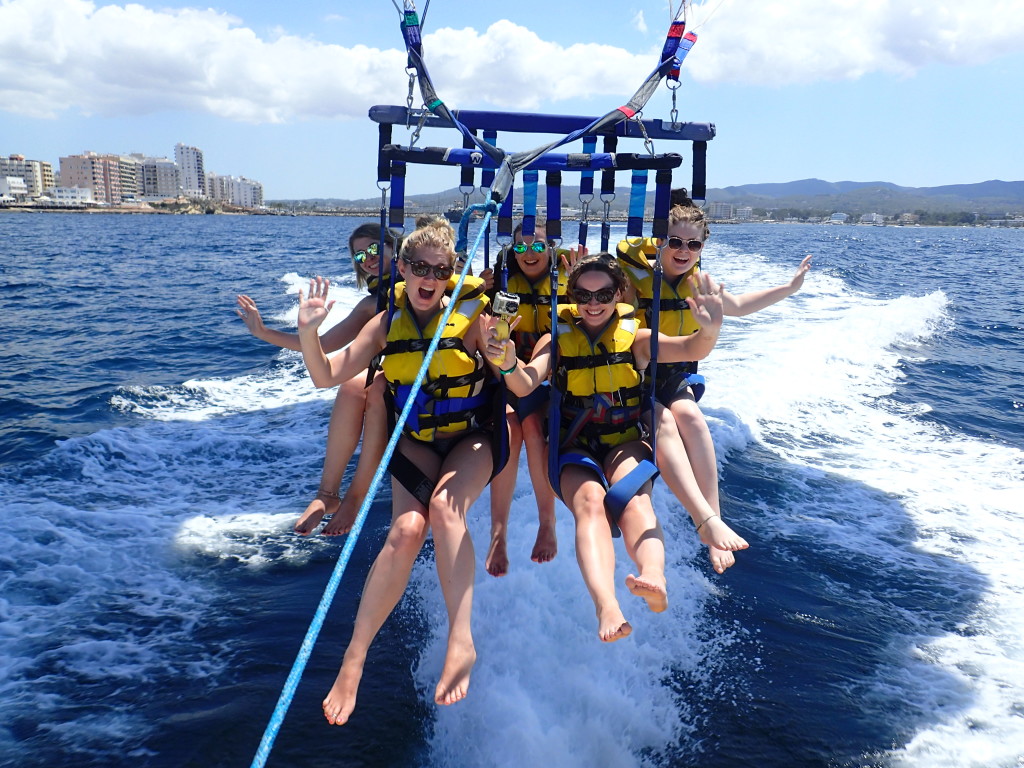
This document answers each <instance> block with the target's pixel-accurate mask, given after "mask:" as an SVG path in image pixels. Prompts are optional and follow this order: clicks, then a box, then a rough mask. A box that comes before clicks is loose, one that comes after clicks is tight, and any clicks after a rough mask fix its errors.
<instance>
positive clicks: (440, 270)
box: [402, 256, 455, 280]
mask: <svg viewBox="0 0 1024 768" xmlns="http://www.w3.org/2000/svg"><path fill="white" fill-rule="evenodd" d="M402 261H404V262H405V263H406V264H408V265H409V269H411V270H412V273H413V274H414V275H416V277H426V276H427V273H428V272H430V271H431V270H433V271H434V277H436V278H437V279H438V280H447V279H448V278H449V277H451V276H452V273H453V272H455V267H453V266H450V265H445V266H441V265H440V264H427V262H425V261H412V260H410V259H408V258H406V257H405V256H403V257H402Z"/></svg>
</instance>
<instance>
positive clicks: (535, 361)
mask: <svg viewBox="0 0 1024 768" xmlns="http://www.w3.org/2000/svg"><path fill="white" fill-rule="evenodd" d="M572 256H573V261H575V263H574V266H573V267H572V270H571V272H570V273H569V277H568V281H567V293H568V296H569V297H570V299H571V300H572V301H575V302H576V303H575V304H570V305H567V306H566V307H565V308H564V309H562V310H560V312H559V326H558V350H557V355H555V354H554V353H553V350H552V341H551V335H550V334H547V335H545V336H543V337H542V338H541V339H540V341H539V342H538V343H537V346H536V349H535V351H534V354H533V357H532V359H531V360H530V362H529V363H525V364H524V363H523V362H522V361H520V360H519V359H518V358H517V357H516V351H515V346H514V344H512V343H511V342H499V341H498V340H497V338H496V337H495V336H494V335H493V334H492V335H491V336H490V338H489V341H488V346H487V353H486V354H487V357H488V359H489V360H490V361H491V363H492V365H494V364H496V363H495V361H498V360H501V359H502V356H504V360H503V362H502V363H501V365H502V367H501V369H500V370H499V373H501V374H502V375H503V376H504V377H505V381H506V383H507V385H508V387H509V389H510V390H511V391H512V392H515V393H516V394H517V395H520V396H526V395H528V394H529V393H530V392H532V391H533V390H534V389H536V388H537V387H538V386H540V384H541V383H542V382H544V381H546V380H547V379H548V377H549V376H552V368H553V366H557V367H556V369H555V372H554V376H553V380H552V386H554V387H557V388H558V390H559V392H560V395H561V409H560V420H561V422H560V423H559V424H558V425H551V432H552V435H555V434H557V435H558V437H557V439H558V440H559V458H560V471H559V476H558V485H559V488H558V489H557V490H558V491H559V496H560V497H561V498H562V499H563V500H564V501H565V503H566V505H567V506H568V507H569V509H570V510H571V511H572V514H573V517H574V519H575V521H576V558H577V560H578V561H579V566H580V572H581V574H582V575H583V581H584V583H585V584H586V586H587V590H588V591H589V593H590V596H591V599H592V600H593V601H594V607H595V610H596V613H597V619H598V632H597V634H598V637H599V639H600V640H602V641H603V642H613V641H615V640H619V639H621V638H623V637H626V636H627V635H629V634H630V633H631V632H632V627H631V625H630V624H629V622H628V621H627V620H626V618H625V616H624V614H623V612H622V609H621V607H620V606H619V602H618V599H617V597H616V592H615V547H614V543H613V530H612V525H613V524H615V525H616V526H617V527H618V529H619V530H620V531H621V533H622V539H623V542H624V544H625V546H626V550H627V552H628V554H629V556H630V558H631V559H632V560H633V561H634V563H635V564H636V566H637V568H638V573H637V575H635V576H634V575H633V574H630V575H629V576H628V577H627V578H626V586H627V588H628V589H629V591H630V592H631V593H632V594H634V595H636V596H638V597H641V598H643V599H644V600H645V602H646V603H647V607H648V608H649V609H650V610H652V611H655V612H661V611H664V610H665V609H666V608H667V606H668V591H667V585H666V582H665V547H664V540H663V536H662V532H661V526H660V524H659V523H658V520H657V517H656V515H655V513H654V507H653V505H652V503H651V496H650V494H651V481H650V480H648V481H647V482H646V483H645V484H644V485H643V486H642V487H641V488H640V490H639V491H638V493H637V494H636V495H635V496H634V497H633V498H632V499H631V500H630V501H629V502H628V503H627V504H626V505H625V508H624V509H623V511H622V513H621V515H620V516H619V517H618V518H617V519H616V520H612V519H611V518H610V517H609V515H608V513H607V512H606V510H605V504H604V501H605V494H606V492H607V490H608V488H609V487H610V486H611V485H613V484H614V483H616V482H617V481H619V480H620V479H622V478H624V477H626V476H627V475H628V474H629V473H630V472H631V471H632V470H633V469H635V468H636V467H637V466H638V465H639V464H640V462H641V461H642V460H643V459H646V458H649V457H650V446H649V445H648V444H647V443H646V442H645V441H644V434H643V431H642V427H641V401H642V397H641V376H640V373H639V371H640V370H643V368H645V367H646V366H647V363H648V362H649V360H650V356H651V332H650V331H649V330H647V329H642V328H639V327H638V324H637V323H636V321H635V319H634V317H633V308H632V306H630V305H628V304H624V303H622V298H623V294H624V292H625V290H626V287H627V282H626V278H625V276H624V275H623V273H622V269H621V268H620V267H619V265H618V263H617V262H616V260H615V257H613V256H611V255H610V254H607V253H599V254H588V255H584V256H582V257H580V258H579V259H575V254H572ZM693 281H694V285H693V287H694V294H695V295H694V297H693V298H692V299H691V301H690V303H691V308H692V311H693V314H694V317H696V318H698V320H699V321H700V323H701V328H700V330H699V331H698V332H697V333H694V334H692V335H690V336H687V337H674V338H668V337H662V338H660V339H659V345H660V351H659V354H660V356H661V357H662V358H663V359H665V360H689V359H701V358H703V357H705V356H706V355H707V354H709V353H710V352H711V350H712V349H713V347H714V345H715V341H716V340H717V337H718V328H719V327H720V325H721V321H722V317H721V297H720V295H719V291H718V286H717V285H716V284H715V283H714V281H713V280H711V278H710V277H709V276H708V275H702V276H700V277H699V278H697V277H694V278H693Z"/></svg>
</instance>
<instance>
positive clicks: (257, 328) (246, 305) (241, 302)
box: [235, 293, 266, 338]
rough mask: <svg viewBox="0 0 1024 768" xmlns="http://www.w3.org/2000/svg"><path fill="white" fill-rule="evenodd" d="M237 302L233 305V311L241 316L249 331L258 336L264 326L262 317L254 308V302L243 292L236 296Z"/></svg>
mask: <svg viewBox="0 0 1024 768" xmlns="http://www.w3.org/2000/svg"><path fill="white" fill-rule="evenodd" d="M237 302H238V306H237V307H235V312H236V313H237V315H238V316H239V317H240V318H242V321H243V322H244V323H245V327H246V328H248V329H249V333H251V334H252V335H253V336H255V337H256V338H260V334H261V333H263V331H265V330H266V326H264V325H263V318H262V317H260V311H259V310H258V309H257V308H256V302H255V301H253V300H252V299H251V298H249V297H248V296H246V295H245V294H244V293H240V294H239V295H238V296H237Z"/></svg>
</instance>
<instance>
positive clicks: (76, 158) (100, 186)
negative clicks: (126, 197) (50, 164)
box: [60, 152, 121, 205]
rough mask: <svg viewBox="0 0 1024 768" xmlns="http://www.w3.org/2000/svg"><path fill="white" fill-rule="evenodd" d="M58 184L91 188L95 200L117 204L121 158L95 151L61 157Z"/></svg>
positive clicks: (119, 189) (119, 190)
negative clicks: (99, 153)
mask: <svg viewBox="0 0 1024 768" xmlns="http://www.w3.org/2000/svg"><path fill="white" fill-rule="evenodd" d="M60 184H61V186H62V187H80V188H82V189H91V190H92V196H93V199H94V200H95V201H96V202H98V203H107V204H109V205H117V204H119V203H120V202H121V160H120V158H119V157H118V156H117V155H98V154H96V153H95V152H83V153H82V154H80V155H68V156H67V157H62V158H60Z"/></svg>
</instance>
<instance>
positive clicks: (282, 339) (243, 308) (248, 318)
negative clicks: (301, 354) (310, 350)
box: [235, 293, 301, 352]
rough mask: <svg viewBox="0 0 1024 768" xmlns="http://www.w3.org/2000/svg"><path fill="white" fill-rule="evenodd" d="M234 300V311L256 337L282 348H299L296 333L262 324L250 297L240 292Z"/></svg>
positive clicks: (258, 312) (254, 303)
mask: <svg viewBox="0 0 1024 768" xmlns="http://www.w3.org/2000/svg"><path fill="white" fill-rule="evenodd" d="M236 301H237V302H238V306H237V307H236V308H235V312H236V313H237V314H238V316H239V317H240V318H242V321H243V322H244V323H245V327H246V328H248V329H249V333H251V334H252V335H253V336H255V337H256V338H257V339H259V340H260V341H265V342H267V343H269V344H273V345H274V346H277V347H283V348H284V349H294V350H295V351H296V352H298V351H299V350H300V349H301V347H300V345H299V337H298V334H295V333H285V332H284V331H275V330H273V329H272V328H267V326H265V325H264V324H263V318H262V317H261V316H260V311H259V309H258V308H257V307H256V302H255V301H253V300H252V299H251V298H250V297H248V296H246V295H245V294H244V293H242V294H239V295H238V297H237V299H236Z"/></svg>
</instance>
